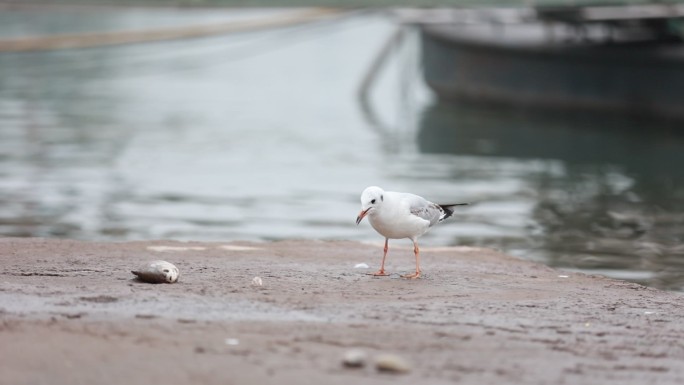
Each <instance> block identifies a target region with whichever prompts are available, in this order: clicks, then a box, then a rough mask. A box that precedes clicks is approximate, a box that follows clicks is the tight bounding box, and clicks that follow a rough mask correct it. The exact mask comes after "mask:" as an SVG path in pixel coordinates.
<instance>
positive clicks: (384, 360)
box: [375, 354, 411, 373]
mask: <svg viewBox="0 0 684 385" xmlns="http://www.w3.org/2000/svg"><path fill="white" fill-rule="evenodd" d="M375 369H377V370H378V371H379V372H387V373H408V372H410V371H411V365H410V364H409V363H408V361H406V360H405V359H403V358H401V357H399V356H397V355H395V354H380V355H378V356H377V357H376V358H375Z"/></svg>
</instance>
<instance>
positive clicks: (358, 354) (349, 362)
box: [342, 349, 368, 368]
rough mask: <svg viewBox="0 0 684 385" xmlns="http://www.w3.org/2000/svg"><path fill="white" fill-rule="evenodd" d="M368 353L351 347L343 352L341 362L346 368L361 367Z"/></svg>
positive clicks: (364, 364)
mask: <svg viewBox="0 0 684 385" xmlns="http://www.w3.org/2000/svg"><path fill="white" fill-rule="evenodd" d="M366 361H368V355H367V354H366V352H364V351H363V350H359V349H352V350H348V351H347V352H346V353H344V358H343V359H342V363H343V364H344V366H346V367H348V368H362V367H364V366H366Z"/></svg>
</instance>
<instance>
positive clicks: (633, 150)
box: [418, 104, 684, 289]
mask: <svg viewBox="0 0 684 385" xmlns="http://www.w3.org/2000/svg"><path fill="white" fill-rule="evenodd" d="M677 129H678V127H677V124H676V123H675V122H662V121H660V122H658V121H652V120H641V121H640V120H634V119H627V118H623V117H620V116H610V115H599V114H590V113H582V114H577V113H573V114H569V113H554V112H541V113H540V112H537V113H532V112H529V111H521V110H507V109H499V108H492V107H491V106H489V107H485V106H477V105H465V104H461V105H458V104H448V105H447V104H436V105H432V106H429V107H428V108H427V109H426V110H425V111H424V114H423V117H422V119H421V122H420V130H419V132H418V144H419V148H420V150H421V151H422V152H424V153H439V154H456V155H458V156H459V157H460V156H476V157H483V158H486V159H492V158H494V159H497V158H498V159H501V160H502V161H504V160H505V159H515V160H530V161H537V162H541V164H542V165H543V166H542V167H541V168H539V169H537V170H536V171H535V172H527V173H525V174H524V175H520V178H521V179H522V180H524V181H525V182H526V184H527V185H528V186H529V188H530V190H531V191H533V194H534V199H535V204H534V208H533V209H532V211H531V219H532V220H533V224H531V225H530V226H529V227H528V233H527V237H526V238H525V240H524V241H522V240H521V241H520V242H518V243H514V244H508V245H504V247H505V248H508V249H509V251H511V252H513V253H515V254H518V255H522V256H525V257H528V258H536V259H540V260H543V261H546V262H548V263H550V264H551V265H555V266H562V267H567V268H578V269H585V270H594V271H597V272H601V273H608V274H609V275H614V276H620V277H622V278H628V279H631V280H634V281H640V282H644V283H647V284H649V285H653V286H656V287H664V288H675V289H681V288H682V287H683V285H684V281H683V278H682V273H684V247H683V246H681V242H682V236H683V235H682V234H681V229H682V228H684V227H682V226H683V225H684V170H683V169H682V168H681V167H679V165H681V164H684V135H682V133H681V132H678V130H677ZM454 161H458V158H457V159H454ZM505 173H506V172H505V171H501V172H494V173H492V175H491V177H492V178H497V177H500V176H501V175H502V174H505Z"/></svg>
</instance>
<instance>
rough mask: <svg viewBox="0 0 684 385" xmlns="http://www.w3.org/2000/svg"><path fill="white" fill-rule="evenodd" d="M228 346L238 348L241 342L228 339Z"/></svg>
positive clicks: (226, 341) (235, 339)
mask: <svg viewBox="0 0 684 385" xmlns="http://www.w3.org/2000/svg"><path fill="white" fill-rule="evenodd" d="M224 342H225V343H226V345H228V346H237V345H240V340H239V339H237V338H226V339H225V341H224Z"/></svg>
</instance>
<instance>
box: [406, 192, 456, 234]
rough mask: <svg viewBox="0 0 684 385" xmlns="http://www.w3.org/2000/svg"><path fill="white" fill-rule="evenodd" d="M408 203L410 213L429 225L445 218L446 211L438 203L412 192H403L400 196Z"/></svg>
mask: <svg viewBox="0 0 684 385" xmlns="http://www.w3.org/2000/svg"><path fill="white" fill-rule="evenodd" d="M402 199H403V200H404V201H406V202H407V203H408V205H409V211H410V212H411V214H413V215H415V216H417V217H420V218H422V219H425V220H426V221H428V222H430V226H433V225H434V224H436V223H438V222H439V221H441V220H442V219H444V218H445V216H446V213H445V212H444V210H443V209H442V208H441V207H439V205H438V204H435V203H432V202H430V201H428V200H427V199H425V198H423V197H420V196H418V195H414V194H406V193H405V194H404V196H403V197H402Z"/></svg>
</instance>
